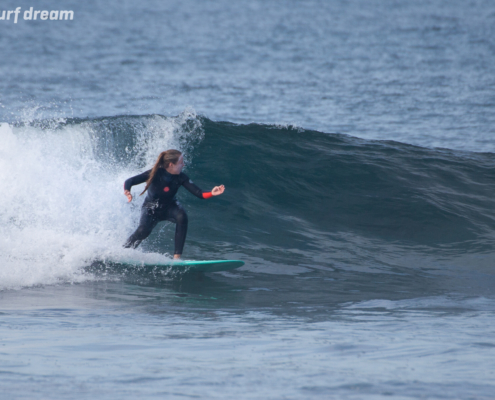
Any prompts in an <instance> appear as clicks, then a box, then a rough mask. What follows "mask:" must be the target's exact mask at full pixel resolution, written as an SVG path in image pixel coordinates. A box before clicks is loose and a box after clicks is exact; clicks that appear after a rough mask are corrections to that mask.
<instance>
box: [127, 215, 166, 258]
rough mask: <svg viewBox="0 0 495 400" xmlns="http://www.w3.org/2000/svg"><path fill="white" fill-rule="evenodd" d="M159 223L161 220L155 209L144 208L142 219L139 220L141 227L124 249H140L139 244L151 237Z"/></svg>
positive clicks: (128, 240)
mask: <svg viewBox="0 0 495 400" xmlns="http://www.w3.org/2000/svg"><path fill="white" fill-rule="evenodd" d="M158 221H159V219H158V218H157V215H156V213H155V212H154V210H153V209H149V208H147V207H143V208H142V209H141V219H140V220H139V226H138V228H137V229H136V231H135V232H134V233H133V234H132V235H131V236H130V237H129V239H127V242H125V244H124V247H126V248H133V249H135V248H136V247H138V246H139V243H141V242H142V241H143V240H144V239H146V238H147V237H148V236H149V235H150V233H151V231H152V230H153V228H154V227H155V226H156V224H157V223H158Z"/></svg>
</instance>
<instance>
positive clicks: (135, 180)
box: [124, 169, 151, 190]
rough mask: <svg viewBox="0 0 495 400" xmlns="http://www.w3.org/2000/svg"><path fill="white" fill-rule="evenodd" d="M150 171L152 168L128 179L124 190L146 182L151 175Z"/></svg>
mask: <svg viewBox="0 0 495 400" xmlns="http://www.w3.org/2000/svg"><path fill="white" fill-rule="evenodd" d="M150 172H151V169H150V170H148V171H146V172H143V173H142V174H139V175H136V176H133V177H132V178H129V179H127V180H126V181H125V183H124V190H131V187H133V186H134V185H139V184H140V183H144V182H146V181H147V180H148V178H149V177H150Z"/></svg>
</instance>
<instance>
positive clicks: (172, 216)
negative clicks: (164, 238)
mask: <svg viewBox="0 0 495 400" xmlns="http://www.w3.org/2000/svg"><path fill="white" fill-rule="evenodd" d="M166 219H167V221H171V222H174V223H175V252H174V254H182V250H183V249H184V243H185V242H186V235H187V224H188V219H187V214H186V210H184V209H183V208H182V206H181V205H180V204H173V205H172V206H170V207H169V208H168V209H167V214H166Z"/></svg>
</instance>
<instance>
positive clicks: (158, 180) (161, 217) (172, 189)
mask: <svg viewBox="0 0 495 400" xmlns="http://www.w3.org/2000/svg"><path fill="white" fill-rule="evenodd" d="M150 172H151V170H149V171H146V172H143V173H142V174H140V175H136V176H133V177H132V178H129V179H127V180H126V181H125V183H124V190H129V191H130V190H131V187H132V186H134V185H139V184H140V183H144V182H146V181H147V180H148V178H149V176H150ZM181 186H184V187H185V188H186V189H187V190H188V191H190V192H191V193H192V194H193V195H195V196H196V197H198V198H200V199H204V198H208V197H211V193H203V191H202V190H201V189H200V188H199V187H197V186H196V185H195V184H194V183H193V182H192V181H191V180H190V179H189V178H188V176H187V175H186V174H184V173H183V172H181V173H180V174H179V175H173V174H171V173H169V172H167V171H166V170H165V169H163V168H160V169H158V171H157V172H156V175H155V177H154V178H153V181H152V182H151V184H150V186H149V188H148V191H147V193H148V194H147V196H146V198H145V199H144V204H143V207H142V209H141V219H140V221H139V226H138V228H137V229H136V231H135V232H134V233H133V234H132V235H131V236H130V237H129V239H127V242H126V243H125V244H124V247H132V248H136V247H137V246H139V243H141V242H142V241H143V240H144V239H146V238H147V237H148V236H149V234H150V233H151V231H152V230H153V228H154V227H155V226H156V224H157V223H158V222H160V221H171V222H174V223H175V224H176V226H175V254H182V249H183V248H184V242H185V241H186V234H187V214H186V211H185V210H184V208H182V206H181V205H180V204H179V203H178V201H177V199H176V198H175V195H176V193H177V191H178V190H179V188H180V187H181Z"/></svg>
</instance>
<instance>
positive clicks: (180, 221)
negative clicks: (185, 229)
mask: <svg viewBox="0 0 495 400" xmlns="http://www.w3.org/2000/svg"><path fill="white" fill-rule="evenodd" d="M188 222H189V219H188V217H187V214H186V212H185V211H184V210H183V209H181V210H179V211H178V212H177V215H176V216H175V223H176V224H177V225H187V223H188Z"/></svg>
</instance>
